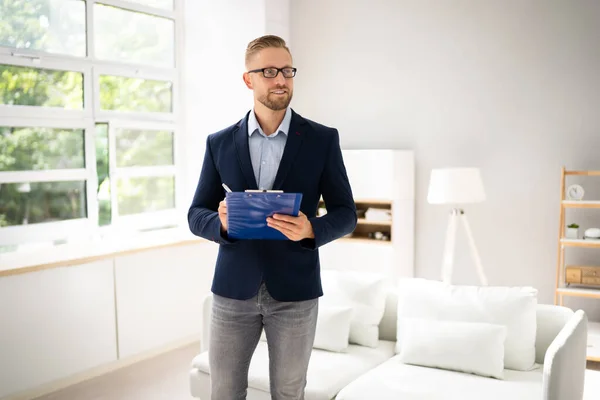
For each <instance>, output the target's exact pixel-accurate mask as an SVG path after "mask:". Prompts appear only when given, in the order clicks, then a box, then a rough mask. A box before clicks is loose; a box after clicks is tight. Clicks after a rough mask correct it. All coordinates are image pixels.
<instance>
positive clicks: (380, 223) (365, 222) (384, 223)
mask: <svg viewBox="0 0 600 400" xmlns="http://www.w3.org/2000/svg"><path fill="white" fill-rule="evenodd" d="M357 223H358V224H359V225H373V226H392V221H369V220H367V219H365V218H359V219H358V222H357Z"/></svg>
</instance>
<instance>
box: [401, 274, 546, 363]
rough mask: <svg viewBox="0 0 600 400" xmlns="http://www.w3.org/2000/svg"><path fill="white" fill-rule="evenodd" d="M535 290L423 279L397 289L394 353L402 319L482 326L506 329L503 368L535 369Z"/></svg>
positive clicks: (405, 283) (404, 284)
mask: <svg viewBox="0 0 600 400" xmlns="http://www.w3.org/2000/svg"><path fill="white" fill-rule="evenodd" d="M536 307H537V290H536V289H534V288H531V287H492V286H486V287H480V286H459V285H451V284H447V283H443V282H440V281H432V280H426V279H422V278H412V279H401V280H400V282H399V285H398V331H397V337H398V341H397V346H396V351H397V352H398V353H399V352H400V350H401V346H402V335H403V326H402V325H403V324H404V319H405V318H425V319H434V320H447V321H464V322H483V323H490V324H497V325H504V326H506V329H507V331H506V341H505V343H504V367H505V368H508V369H515V370H522V371H525V370H528V369H531V368H533V367H534V366H535V338H536V327H537V324H536Z"/></svg>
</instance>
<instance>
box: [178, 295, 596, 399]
mask: <svg viewBox="0 0 600 400" xmlns="http://www.w3.org/2000/svg"><path fill="white" fill-rule="evenodd" d="M386 296H387V297H386V300H385V311H384V314H383V318H382V319H381V322H380V324H379V344H378V346H377V347H376V348H371V347H367V346H359V345H352V344H351V345H349V346H348V348H347V350H346V351H345V352H332V351H326V350H320V349H313V353H312V356H311V361H310V365H309V369H308V377H307V387H306V395H305V399H306V400H330V399H336V400H368V399H377V400H384V399H389V400H392V399H402V400H413V399H419V400H423V399H431V400H435V399H444V400H452V399H457V400H458V399H460V400H470V399H473V400H475V399H477V400H480V399H486V400H495V399H498V400H507V399H510V400H520V399H523V400H532V399H540V400H542V399H543V400H581V399H582V397H583V385H584V374H585V363H586V361H585V358H586V355H585V354H586V344H587V318H586V315H585V314H584V313H583V311H581V310H578V311H577V312H573V311H572V310H570V309H568V308H565V307H559V306H553V305H544V304H538V305H537V306H536V307H537V308H536V323H537V331H536V334H535V362H536V364H535V366H534V368H533V369H532V370H529V371H517V370H508V369H505V370H504V378H503V379H493V378H488V377H483V376H478V375H474V374H469V373H462V372H454V371H449V370H445V369H437V368H428V367H422V366H415V365H409V364H404V363H402V362H400V361H399V355H398V354H396V351H395V346H396V339H397V335H396V331H397V311H398V308H397V304H398V296H397V293H396V292H395V291H394V290H388V291H387V292H386ZM211 301H212V297H211V296H210V295H209V296H207V297H206V299H205V302H204V309H203V321H204V326H203V338H208V327H209V321H210V312H211V311H210V310H211ZM201 346H202V348H201V353H200V354H199V355H198V356H196V357H195V358H194V360H193V362H192V367H191V371H190V384H191V393H192V396H194V397H195V398H200V399H201V400H210V375H209V367H208V353H207V351H206V350H207V349H206V346H207V340H202V345H201ZM268 371H269V368H268V353H267V346H266V343H265V342H264V341H261V342H259V344H258V347H257V349H256V351H255V353H254V357H253V359H252V362H251V365H250V370H249V379H248V386H249V387H248V395H247V399H248V400H269V399H270V398H271V397H270V394H269V375H268Z"/></svg>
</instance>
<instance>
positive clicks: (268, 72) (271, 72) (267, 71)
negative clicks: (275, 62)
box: [248, 67, 296, 78]
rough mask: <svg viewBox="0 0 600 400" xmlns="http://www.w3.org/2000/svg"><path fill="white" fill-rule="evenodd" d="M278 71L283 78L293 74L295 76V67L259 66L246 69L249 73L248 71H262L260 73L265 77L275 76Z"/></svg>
mask: <svg viewBox="0 0 600 400" xmlns="http://www.w3.org/2000/svg"><path fill="white" fill-rule="evenodd" d="M279 71H281V74H282V75H283V77H284V78H293V77H294V76H296V68H292V67H284V68H275V67H269V68H260V69H253V70H252V71H248V72H249V73H250V72H262V74H263V76H264V77H265V78H275V77H276V76H277V74H279Z"/></svg>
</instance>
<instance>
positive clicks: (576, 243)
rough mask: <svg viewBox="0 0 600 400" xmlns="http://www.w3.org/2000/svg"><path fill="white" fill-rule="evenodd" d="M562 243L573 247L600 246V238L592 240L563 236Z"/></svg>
mask: <svg viewBox="0 0 600 400" xmlns="http://www.w3.org/2000/svg"><path fill="white" fill-rule="evenodd" d="M560 243H561V244H562V245H563V246H571V247H600V240H591V239H566V238H561V239H560Z"/></svg>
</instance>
